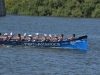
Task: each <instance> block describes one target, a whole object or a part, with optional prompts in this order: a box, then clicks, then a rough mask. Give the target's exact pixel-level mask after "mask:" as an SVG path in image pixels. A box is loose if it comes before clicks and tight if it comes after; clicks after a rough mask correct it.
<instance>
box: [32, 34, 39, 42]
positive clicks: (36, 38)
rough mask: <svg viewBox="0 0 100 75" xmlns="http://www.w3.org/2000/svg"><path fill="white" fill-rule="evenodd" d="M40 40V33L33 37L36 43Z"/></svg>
mask: <svg viewBox="0 0 100 75" xmlns="http://www.w3.org/2000/svg"><path fill="white" fill-rule="evenodd" d="M38 38H39V33H36V36H35V37H33V40H34V41H38Z"/></svg>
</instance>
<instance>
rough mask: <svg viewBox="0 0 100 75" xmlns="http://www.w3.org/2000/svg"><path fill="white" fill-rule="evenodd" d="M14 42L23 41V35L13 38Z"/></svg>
mask: <svg viewBox="0 0 100 75" xmlns="http://www.w3.org/2000/svg"><path fill="white" fill-rule="evenodd" d="M12 40H16V41H21V35H20V34H18V35H17V36H16V37H14V38H12Z"/></svg>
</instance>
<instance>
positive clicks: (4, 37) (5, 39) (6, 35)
mask: <svg viewBox="0 0 100 75" xmlns="http://www.w3.org/2000/svg"><path fill="white" fill-rule="evenodd" d="M3 40H4V41H9V38H8V34H7V33H5V34H4V36H3Z"/></svg>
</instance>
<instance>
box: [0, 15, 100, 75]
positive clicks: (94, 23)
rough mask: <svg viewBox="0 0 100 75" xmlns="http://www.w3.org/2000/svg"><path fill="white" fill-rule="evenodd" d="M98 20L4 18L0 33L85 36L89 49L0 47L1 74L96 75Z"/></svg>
mask: <svg viewBox="0 0 100 75" xmlns="http://www.w3.org/2000/svg"><path fill="white" fill-rule="evenodd" d="M99 24H100V19H99V18H97V19H95V18H63V17H62V18H59V17H37V16H16V15H7V16H6V17H0V32H2V33H5V32H8V33H10V32H11V31H12V32H13V33H14V35H17V34H18V33H21V34H22V35H23V34H24V32H26V33H27V35H28V34H32V35H34V33H36V32H39V33H40V34H41V36H42V35H43V34H44V33H46V34H53V35H54V34H58V35H60V34H61V33H63V34H64V38H66V36H68V37H69V36H71V35H72V34H73V33H75V34H76V37H78V36H81V35H88V50H87V51H86V52H84V51H80V50H69V49H50V48H49V49H47V48H29V47H8V46H3V47H2V46H0V74H1V75H8V74H9V75H99V74H100V72H99V70H100V63H99V62H100V59H99V58H100V54H99V53H100V47H99V41H100V36H99V32H100V30H99V29H100V25H99Z"/></svg>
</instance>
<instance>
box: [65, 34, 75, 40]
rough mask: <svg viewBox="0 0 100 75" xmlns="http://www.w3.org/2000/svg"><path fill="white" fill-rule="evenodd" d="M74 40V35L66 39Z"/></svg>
mask: <svg viewBox="0 0 100 75" xmlns="http://www.w3.org/2000/svg"><path fill="white" fill-rule="evenodd" d="M74 39H75V34H73V35H72V37H70V38H67V40H74Z"/></svg>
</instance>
